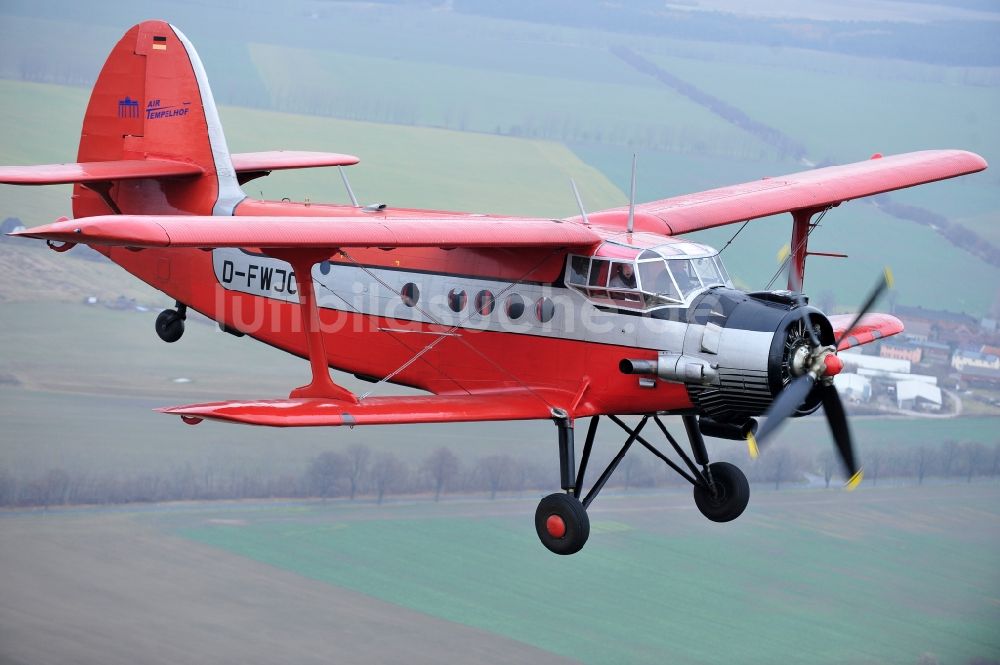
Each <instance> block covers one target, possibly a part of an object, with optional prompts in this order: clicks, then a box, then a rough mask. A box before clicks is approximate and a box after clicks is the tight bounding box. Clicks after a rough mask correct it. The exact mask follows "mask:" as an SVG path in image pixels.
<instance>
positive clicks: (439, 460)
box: [421, 446, 460, 501]
mask: <svg viewBox="0 0 1000 665" xmlns="http://www.w3.org/2000/svg"><path fill="white" fill-rule="evenodd" d="M421 468H422V469H423V471H424V473H426V474H427V475H428V477H430V479H431V485H433V486H434V500H435V501H438V500H439V499H440V498H441V492H442V491H444V488H445V487H446V486H448V485H451V484H452V482H454V480H455V478H456V477H457V476H458V472H459V469H460V464H459V461H458V457H456V456H455V453H453V452H451V449H450V448H447V447H445V446H442V447H440V448H438V449H437V450H435V451H434V452H432V453H431V454H430V455H429V456H428V457H427V459H425V460H424V463H423V464H422V465H421Z"/></svg>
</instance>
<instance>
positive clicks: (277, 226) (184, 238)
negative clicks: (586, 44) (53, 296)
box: [13, 215, 601, 249]
mask: <svg viewBox="0 0 1000 665" xmlns="http://www.w3.org/2000/svg"><path fill="white" fill-rule="evenodd" d="M13 235H18V236H27V237H30V238H42V239H45V240H55V241H58V242H71V243H83V244H88V245H111V246H119V247H202V248H209V247H248V248H262V249H267V248H301V247H565V246H581V245H583V246H589V245H593V244H595V243H597V242H600V240H601V237H600V236H599V235H598V234H597V233H596V232H594V231H593V230H591V229H589V228H587V227H586V226H583V225H582V224H576V223H574V222H570V221H560V220H553V219H536V218H527V217H489V218H486V217H482V216H478V215H455V216H451V217H442V218H412V217H410V218H392V217H386V218H379V219H370V218H366V217H201V216H160V215H153V216H146V215H107V216H98V217H84V218H81V219H72V220H68V221H62V222H56V223H54V224H48V225H46V226H36V227H34V228H31V229H26V230H24V231H19V232H17V233H15V234H13Z"/></svg>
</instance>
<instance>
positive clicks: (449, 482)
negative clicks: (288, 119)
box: [0, 441, 1000, 507]
mask: <svg viewBox="0 0 1000 665" xmlns="http://www.w3.org/2000/svg"><path fill="white" fill-rule="evenodd" d="M740 453H742V450H738V449H737V448H735V447H734V448H733V449H731V450H730V451H729V454H723V455H721V456H720V459H724V460H727V461H731V462H733V463H736V464H737V465H739V466H740V467H741V468H742V469H743V470H744V472H746V474H747V477H748V478H749V479H750V481H751V482H753V483H759V484H768V485H772V486H773V488H774V489H781V488H782V487H788V486H790V485H801V484H803V483H811V484H813V485H816V484H823V485H825V486H826V487H830V486H831V485H834V486H836V485H838V484H839V479H840V478H841V473H842V471H841V469H840V463H839V460H838V459H837V458H836V456H835V455H834V454H833V452H832V451H831V452H824V453H822V454H820V455H819V456H812V455H809V454H807V453H804V452H802V451H799V450H796V449H794V448H790V447H777V448H774V449H772V450H769V451H768V452H767V454H766V455H763V456H762V457H761V459H760V460H758V461H757V462H754V463H749V462H748V461H747V459H746V456H745V454H740ZM862 462H863V464H864V468H865V474H866V475H865V482H866V483H867V484H870V485H876V486H877V485H878V484H879V483H880V482H881V483H885V482H887V481H891V482H896V483H898V482H907V483H910V484H918V485H919V484H923V483H924V482H925V481H926V480H927V479H929V478H937V479H945V480H948V481H951V482H955V481H964V482H972V480H974V479H977V478H986V477H988V478H996V477H997V476H998V475H1000V443H998V444H994V445H992V446H989V445H985V444H982V443H972V442H959V441H945V442H944V443H942V444H940V445H936V446H927V445H921V446H907V447H902V446H901V447H897V448H886V449H883V450H875V451H871V450H870V451H867V452H866V453H865V455H864V459H863V460H862ZM596 463H597V462H596V460H595V464H596ZM596 473H597V472H596V471H594V472H593V473H592V477H591V478H590V481H591V482H592V481H593V479H594V477H596V475H595V474H596ZM557 483H558V476H557V465H556V459H555V454H554V452H553V455H552V459H544V460H542V459H527V458H523V457H514V456H512V455H508V454H503V453H498V454H490V455H484V456H481V457H479V458H478V459H476V460H474V461H472V462H463V460H461V459H460V458H459V457H458V455H456V454H455V452H454V451H452V450H451V449H450V448H448V447H440V448H437V449H436V450H434V451H432V452H430V453H429V454H428V455H426V456H425V457H424V458H423V459H421V460H419V461H415V462H414V461H406V460H404V459H402V458H400V457H399V456H398V455H396V454H395V453H392V452H378V453H375V452H373V451H372V450H371V448H369V447H368V446H366V445H365V444H355V445H352V446H348V447H347V448H345V449H343V450H339V451H337V450H331V451H327V452H323V453H320V454H319V455H317V456H316V457H314V458H312V459H311V460H310V461H309V462H308V463H307V464H306V465H305V468H304V469H303V470H302V471H301V472H300V473H288V474H279V475H269V474H267V473H266V472H264V471H261V470H259V469H258V470H246V469H243V470H240V469H225V470H222V469H218V468H211V467H209V468H205V469H200V470H196V469H194V468H192V467H191V466H190V465H186V466H184V467H181V468H178V469H174V470H172V471H170V472H166V473H148V474H139V475H133V476H121V475H114V474H93V473H76V472H72V471H67V470H64V469H58V468H54V469H50V470H48V471H46V472H45V473H43V474H41V475H40V476H37V477H30V478H23V477H18V476H15V475H14V474H12V473H10V472H9V471H6V470H4V469H2V468H0V506H4V507H48V506H61V505H82V504H96V505H101V504H121V503H149V502H160V501H195V500H196V501H210V500H220V499H228V500H233V499H268V498H319V499H334V498H336V499H347V500H352V501H353V500H361V499H363V500H366V501H375V502H377V503H379V504H381V503H382V502H383V501H384V500H385V499H386V498H387V497H398V496H410V497H413V496H424V497H427V498H433V500H434V501H438V500H440V498H441V497H442V496H443V495H445V494H448V493H461V494H484V495H486V496H489V498H490V499H495V498H496V497H497V496H498V495H501V494H503V495H512V494H513V495H517V494H519V493H523V492H531V493H544V492H549V491H555V490H557V489H558V487H557ZM684 483H685V481H684V480H682V479H681V478H679V477H678V476H676V475H675V474H674V473H673V472H671V471H670V470H669V469H666V468H665V467H664V465H663V464H662V463H660V462H659V461H658V460H656V459H655V458H653V457H652V456H651V455H650V454H649V453H647V452H646V451H645V450H643V449H638V448H637V449H635V450H634V451H632V452H630V453H629V454H628V455H627V456H626V457H625V459H624V460H623V461H622V463H621V464H620V466H619V467H618V469H617V471H616V473H615V474H614V476H612V478H611V481H610V482H609V483H608V487H613V488H617V489H618V490H624V491H629V490H634V489H639V488H658V487H673V486H677V487H681V486H683V485H684Z"/></svg>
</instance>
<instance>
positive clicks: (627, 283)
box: [608, 263, 636, 289]
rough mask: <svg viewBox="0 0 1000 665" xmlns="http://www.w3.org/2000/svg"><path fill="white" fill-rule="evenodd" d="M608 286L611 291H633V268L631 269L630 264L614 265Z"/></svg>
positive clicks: (634, 283) (634, 284)
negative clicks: (615, 289) (616, 289)
mask: <svg viewBox="0 0 1000 665" xmlns="http://www.w3.org/2000/svg"><path fill="white" fill-rule="evenodd" d="M608 286H610V287H611V288H613V289H614V288H618V289H634V288H635V287H636V282H635V268H634V267H632V264H631V263H616V264H615V270H614V273H612V275H611V283H610V284H608Z"/></svg>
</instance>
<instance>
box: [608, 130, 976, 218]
mask: <svg viewBox="0 0 1000 665" xmlns="http://www.w3.org/2000/svg"><path fill="white" fill-rule="evenodd" d="M986 166H987V164H986V160H984V159H983V158H982V157H980V156H979V155H977V154H975V153H971V152H966V151H964V150H926V151H922V152H910V153H906V154H902V155H892V156H889V157H875V158H872V159H869V160H868V161H864V162H856V163H854V164H846V165H843V166H830V167H826V168H821V169H814V170H812V171H802V172H800V173H793V174H791V175H786V176H781V177H776V178H764V179H762V180H756V181H754V182H748V183H744V184H742V185H733V186H731V187H722V188H720V189H710V190H708V191H704V192H698V193H696V194H686V195H684V196H675V197H673V198H669V199H662V200H659V201H652V202H650V203H643V204H640V205H637V206H636V207H635V212H636V228H637V229H640V228H641V229H642V230H646V231H653V232H658V233H666V234H670V235H677V234H681V233H690V232H692V231H699V230H701V229H709V228H712V227H715V226H722V225H724V224H733V223H735V222H743V221H746V220H749V219H757V218H758V217H767V216H769V215H776V214H779V213H782V212H789V211H791V210H800V209H808V208H826V207H829V206H835V205H837V204H839V203H842V202H844V201H849V200H851V199H856V198H860V197H862V196H871V195H873V194H881V193H883V192H889V191H892V190H895V189H902V188H904V187H912V186H914V185H922V184H924V183H928V182H934V181H936V180H944V179H946V178H954V177H956V176H960V175H966V174H969V173H975V172H977V171H982V170H983V169H985V168H986ZM627 215H628V209H627V208H615V209H613V210H606V211H603V212H598V213H594V214H591V215H590V216H589V217H590V221H591V222H593V223H595V224H602V225H607V226H613V227H614V228H623V227H624V225H625V219H626V217H627Z"/></svg>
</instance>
